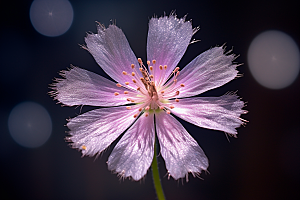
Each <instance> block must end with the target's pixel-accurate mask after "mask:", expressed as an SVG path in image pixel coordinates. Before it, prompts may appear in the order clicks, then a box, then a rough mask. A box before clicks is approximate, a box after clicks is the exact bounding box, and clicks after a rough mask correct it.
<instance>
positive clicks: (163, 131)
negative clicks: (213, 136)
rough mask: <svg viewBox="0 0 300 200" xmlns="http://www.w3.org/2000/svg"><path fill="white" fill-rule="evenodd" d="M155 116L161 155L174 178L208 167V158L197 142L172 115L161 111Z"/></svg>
mask: <svg viewBox="0 0 300 200" xmlns="http://www.w3.org/2000/svg"><path fill="white" fill-rule="evenodd" d="M155 117H156V130H157V137H158V140H159V144H160V151H161V155H162V157H163V158H164V160H165V162H166V167H167V170H168V173H169V175H171V176H172V177H173V178H174V179H176V180H177V179H179V178H184V177H186V179H187V178H188V173H189V172H190V173H192V174H193V175H198V174H200V173H201V170H206V169H207V167H208V159H207V157H206V156H205V154H204V152H203V150H202V149H201V148H200V146H199V145H198V143H197V142H196V141H195V140H194V139H193V138H192V136H191V135H190V134H189V133H188V132H187V131H186V130H185V128H184V127H183V126H182V125H181V124H180V122H178V121H177V120H176V119H175V118H174V117H173V116H172V115H168V114H166V113H165V112H161V113H159V114H158V115H155Z"/></svg>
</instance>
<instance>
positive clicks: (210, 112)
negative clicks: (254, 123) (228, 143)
mask: <svg viewBox="0 0 300 200" xmlns="http://www.w3.org/2000/svg"><path fill="white" fill-rule="evenodd" d="M174 106H175V108H173V109H172V113H173V114H175V115H177V116H178V117H180V118H182V119H184V120H186V121H187V122H190V123H192V124H195V125H196V126H200V127H203V128H208V129H214V130H220V131H224V132H226V133H229V134H234V135H236V134H237V131H236V128H238V127H239V126H240V125H241V124H243V121H245V120H243V119H241V118H240V116H241V114H246V113H247V111H245V110H242V108H243V107H244V102H243V101H241V100H240V99H239V98H238V96H236V95H231V94H228V95H223V96H221V97H193V98H185V99H180V100H179V102H176V103H174Z"/></svg>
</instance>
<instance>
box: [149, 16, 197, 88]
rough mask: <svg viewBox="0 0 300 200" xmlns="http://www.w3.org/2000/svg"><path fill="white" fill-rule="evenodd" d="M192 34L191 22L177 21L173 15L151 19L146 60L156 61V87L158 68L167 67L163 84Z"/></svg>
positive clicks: (183, 19) (182, 19) (159, 71)
mask: <svg viewBox="0 0 300 200" xmlns="http://www.w3.org/2000/svg"><path fill="white" fill-rule="evenodd" d="M193 33H194V31H193V28H192V24H191V22H190V21H185V18H181V19H178V18H176V16H175V15H170V16H169V17H168V16H164V17H160V18H152V19H151V20H150V21H149V32H148V38H147V58H148V60H149V61H152V60H156V68H155V70H154V77H155V82H156V85H157V81H158V77H159V75H160V73H161V70H159V69H158V66H159V65H162V66H164V65H167V67H168V68H167V69H166V74H165V76H164V77H163V82H162V83H164V82H165V81H166V80H167V78H168V76H169V74H170V73H171V72H172V70H174V68H175V67H176V65H177V64H178V62H179V61H180V59H181V58H182V56H183V54H184V53H185V51H186V49H187V47H188V45H189V43H190V41H191V38H192V36H193Z"/></svg>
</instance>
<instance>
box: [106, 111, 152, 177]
mask: <svg viewBox="0 0 300 200" xmlns="http://www.w3.org/2000/svg"><path fill="white" fill-rule="evenodd" d="M154 141H155V133H154V116H153V114H152V115H149V116H148V117H145V116H144V115H142V116H141V117H140V118H139V119H138V120H137V122H136V123H135V124H134V125H133V126H132V127H130V129H129V130H128V131H127V132H126V133H125V134H124V136H123V137H122V138H121V140H120V141H119V142H118V144H117V145H116V147H115V148H114V150H113V151H112V153H111V155H110V156H109V158H108V162H107V163H108V169H109V170H114V171H115V172H117V173H118V174H119V175H120V176H121V177H122V178H126V177H132V178H133V180H136V181H138V180H140V179H141V178H142V177H143V176H145V174H146V173H147V170H148V169H149V167H150V165H151V163H152V160H153V154H154Z"/></svg>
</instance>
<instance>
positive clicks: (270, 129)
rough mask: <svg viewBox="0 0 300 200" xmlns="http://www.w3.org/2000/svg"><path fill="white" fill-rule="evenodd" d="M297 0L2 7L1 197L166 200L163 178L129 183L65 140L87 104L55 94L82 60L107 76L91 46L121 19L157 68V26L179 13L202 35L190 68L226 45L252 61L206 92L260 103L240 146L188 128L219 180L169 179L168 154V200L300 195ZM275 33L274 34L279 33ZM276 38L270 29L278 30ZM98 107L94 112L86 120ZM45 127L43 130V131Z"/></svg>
mask: <svg viewBox="0 0 300 200" xmlns="http://www.w3.org/2000/svg"><path fill="white" fill-rule="evenodd" d="M297 5H298V4H297V1H293V0H292V1H291V0H285V1H276V0H275V1H268V0H267V1H257V0H252V1H232V0H227V1H220V0H210V1H206V0H205V1H199V0H198V1H190V0H185V1H175V0H173V1H156V0H152V1H141V0H139V1H134V0H132V1H123V0H122V1H121V0H119V1H118V0H110V1H101V0H98V1H79V0H77V1H76V0H70V1H66V0H65V1H54V0H52V1H48V0H43V1H38V0H36V1H34V2H33V1H26V0H22V1H20V0H19V1H1V7H2V9H1V10H2V11H1V13H0V15H1V17H0V45H1V48H0V51H1V53H0V66H1V71H0V92H1V99H0V160H1V169H0V180H1V187H0V199H111V200H113V199H149V200H150V199H156V194H155V191H154V187H153V183H152V177H151V171H150V170H149V171H148V173H147V175H146V177H145V178H144V179H143V180H142V181H140V182H134V181H131V180H125V181H122V180H121V181H120V180H119V178H118V177H117V176H116V175H115V174H113V173H112V172H110V171H109V170H108V169H107V165H106V161H107V159H108V156H109V154H110V152H111V151H112V149H113V147H114V146H115V145H116V141H115V142H114V143H113V144H112V145H111V147H110V148H109V149H108V150H107V151H106V152H105V153H103V154H102V156H100V157H99V158H97V159H95V158H89V157H84V158H81V154H80V152H78V151H77V150H74V149H71V148H70V147H69V146H68V144H67V143H66V142H65V140H64V138H65V136H66V135H67V133H66V131H68V129H67V127H66V126H65V124H66V119H67V118H72V117H75V116H76V115H78V114H79V113H80V108H76V107H61V105H60V104H56V103H57V102H56V101H54V100H53V99H52V98H51V97H49V95H48V94H47V93H48V92H49V91H50V89H49V84H51V83H52V80H53V78H54V77H59V75H58V72H59V71H61V70H65V69H66V68H68V67H69V66H70V64H73V65H75V66H79V67H81V68H84V69H87V70H90V71H92V72H95V73H98V74H101V75H103V76H105V77H107V75H106V74H105V73H104V72H103V71H102V69H101V68H100V67H99V66H98V65H97V63H96V62H95V61H94V59H93V57H92V56H91V55H90V54H89V53H88V52H87V51H86V50H83V49H81V48H80V46H79V45H78V44H84V37H85V35H86V32H88V31H92V32H96V23H95V21H98V22H101V23H103V24H105V25H106V26H108V25H109V24H110V23H111V20H116V24H117V26H118V27H120V28H121V29H122V30H123V32H124V33H125V35H126V37H127V39H128V41H129V43H130V45H131V47H132V49H133V51H134V52H135V54H136V56H137V57H141V58H143V59H144V60H146V39H147V31H148V21H149V19H150V18H151V17H152V16H154V15H157V16H162V15H164V12H165V13H166V15H169V13H170V12H171V11H172V10H176V14H177V15H178V17H183V16H184V15H186V14H188V15H187V19H188V20H190V19H192V23H193V26H200V31H199V32H197V33H196V34H195V35H194V38H195V39H199V40H201V41H200V42H197V43H194V44H192V45H190V46H189V48H188V50H187V52H186V54H185V55H184V57H183V59H182V60H181V62H180V63H179V66H180V67H183V66H185V65H186V64H187V63H189V62H190V61H191V60H192V59H193V58H195V57H196V56H197V55H198V54H200V53H202V52H204V51H205V50H208V49H209V48H211V47H214V46H216V45H223V44H225V43H226V46H227V50H230V49H232V48H233V52H234V53H235V54H237V55H239V57H238V58H237V59H236V61H237V62H238V63H244V64H243V65H242V66H240V67H239V68H238V69H239V70H240V73H241V74H243V78H238V79H235V80H233V81H231V82H230V83H228V84H226V85H225V86H223V87H220V88H217V89H214V90H212V91H208V92H206V93H204V94H201V96H221V95H223V94H224V93H226V92H228V91H236V90H238V92H237V94H238V95H239V96H241V97H242V98H243V100H244V101H246V102H248V103H247V107H246V108H245V109H247V110H249V113H248V114H247V115H244V116H242V117H243V118H244V119H246V120H249V121H250V122H249V123H247V125H246V127H241V128H239V129H238V132H239V134H238V138H237V139H235V138H229V141H228V139H227V138H226V136H225V134H224V133H222V132H219V131H214V130H207V129H203V128H199V127H196V126H194V125H191V124H189V123H186V122H184V121H181V122H182V124H183V125H184V127H185V128H186V129H187V130H188V131H189V132H190V133H191V135H192V136H193V137H194V138H195V139H196V140H197V141H198V143H199V145H200V146H201V147H202V149H203V150H204V152H205V153H206V155H207V157H208V158H209V161H210V166H209V169H208V170H209V173H202V174H201V178H202V179H199V178H193V177H192V176H191V175H190V177H189V182H188V183H186V182H185V181H183V183H182V182H181V181H176V180H173V179H172V178H171V179H170V180H168V178H167V176H165V174H166V169H165V165H164V161H163V159H162V158H161V157H159V158H158V161H159V166H160V173H161V176H162V185H163V188H164V191H165V195H166V198H167V199H191V200H193V199H201V200H208V199H209V200H210V199H231V200H240V199H245V200H248V199H249V200H250V199H251V200H252V199H298V198H299V197H300V194H299V188H300V187H299V186H300V185H299V179H300V170H299V169H300V126H299V113H300V109H299V100H300V95H299V89H300V79H299V75H298V73H299V44H300V40H299V36H300V26H299V24H300V23H299V19H300V16H299V15H300V14H299V7H298V6H297ZM270 30H273V31H271V32H270ZM266 31H269V32H266ZM91 109H94V108H93V107H89V106H84V107H83V109H82V112H86V111H88V110H91ZM41 130H42V131H41Z"/></svg>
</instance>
